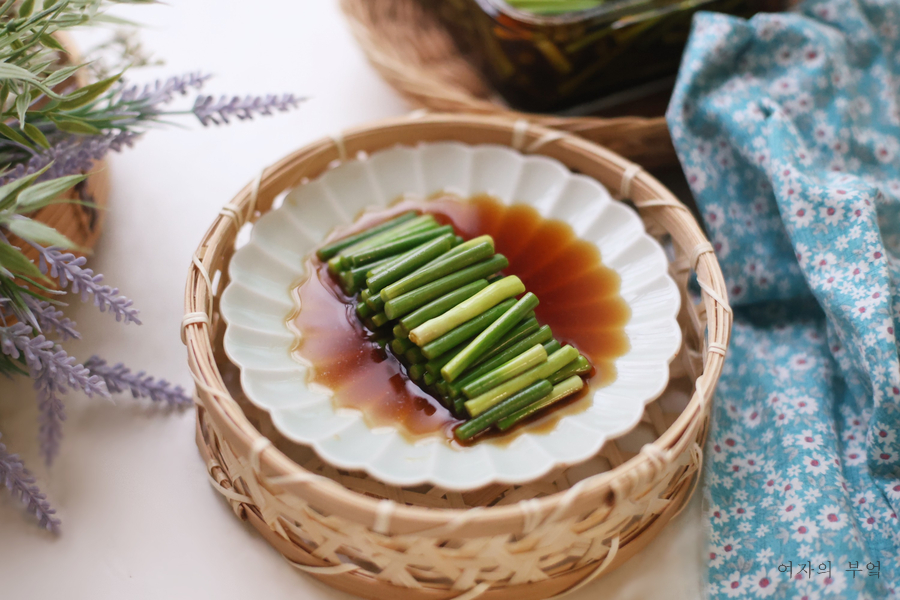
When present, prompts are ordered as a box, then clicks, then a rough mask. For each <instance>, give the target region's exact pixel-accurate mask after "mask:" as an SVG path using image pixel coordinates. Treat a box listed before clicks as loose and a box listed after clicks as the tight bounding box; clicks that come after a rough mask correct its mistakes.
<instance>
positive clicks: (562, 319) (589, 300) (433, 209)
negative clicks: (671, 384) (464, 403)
mask: <svg viewBox="0 0 900 600" xmlns="http://www.w3.org/2000/svg"><path fill="white" fill-rule="evenodd" d="M410 210H414V211H417V212H420V213H429V214H432V215H434V217H435V219H436V220H437V221H438V222H439V223H441V224H442V225H443V224H447V225H452V226H453V227H454V229H455V230H456V232H457V233H458V235H460V236H462V237H463V238H465V239H471V238H474V237H477V236H480V235H490V236H492V237H493V239H494V243H495V248H496V252H497V253H499V254H503V255H504V256H506V257H507V259H508V260H509V267H507V268H506V269H504V271H503V273H504V274H507V275H517V276H518V277H519V278H520V279H521V280H522V282H523V283H524V284H525V288H526V289H527V290H528V291H529V292H532V293H534V294H535V295H536V296H537V297H538V298H539V299H540V304H539V305H538V307H537V309H536V310H535V313H536V316H537V319H538V321H540V323H541V324H546V325H549V326H550V327H551V329H552V331H553V336H554V337H555V338H556V339H557V340H559V341H560V342H562V343H564V344H571V345H572V346H575V348H577V349H578V350H579V351H580V352H581V353H582V354H584V355H585V356H586V357H587V358H588V359H589V360H590V362H591V363H592V364H593V365H594V367H595V371H594V372H593V373H592V376H591V378H590V379H589V384H590V386H591V387H597V386H602V385H606V384H608V383H610V382H612V381H613V380H614V379H615V369H614V366H613V363H614V361H615V359H616V358H618V357H619V356H621V355H622V354H624V353H625V352H626V351H627V350H628V340H627V337H626V335H625V331H624V326H625V324H626V322H627V321H628V318H629V316H630V311H629V308H628V306H627V304H626V303H625V301H624V300H623V299H622V297H621V296H620V295H619V277H618V275H617V274H616V273H615V272H614V271H612V270H611V269H609V268H607V267H605V266H604V265H603V264H602V262H601V260H600V255H599V252H598V251H597V249H596V247H595V246H594V245H593V244H590V243H588V242H585V241H583V240H580V239H579V238H578V237H577V236H575V234H574V232H573V231H572V228H571V227H570V226H569V225H568V224H566V223H564V222H561V221H557V220H550V219H544V218H543V217H541V216H540V214H538V212H537V211H536V210H534V209H533V208H531V207H529V206H525V205H513V206H506V205H503V204H501V203H500V202H498V201H497V200H495V199H493V198H491V197H489V196H476V197H474V198H472V199H470V200H468V201H466V200H461V199H459V198H456V197H454V196H448V195H442V196H440V197H437V198H434V199H432V200H429V201H413V200H403V201H401V202H398V203H396V204H394V205H392V206H391V207H390V208H389V209H386V210H383V211H379V212H378V213H372V214H366V215H364V216H362V217H361V218H360V219H359V220H357V222H355V223H354V224H353V225H352V226H351V227H348V228H346V229H342V230H341V231H340V232H335V234H334V235H333V236H332V238H331V239H339V238H344V237H347V236H350V235H353V234H354V233H357V232H360V231H364V230H366V229H369V228H370V227H372V226H374V225H377V224H378V223H380V222H383V221H386V220H388V219H390V218H393V217H395V216H397V215H401V214H403V213H406V212H408V211H410ZM306 266H307V269H308V272H309V273H311V274H312V275H311V276H310V277H309V278H308V279H307V280H306V281H305V282H304V283H302V284H301V285H300V286H299V287H298V288H297V289H296V290H295V291H294V293H295V294H296V296H295V298H296V299H297V301H298V305H299V306H301V310H299V311H298V312H297V313H296V314H295V315H294V316H293V317H292V319H291V320H292V327H293V328H294V329H295V331H296V332H297V333H298V337H299V339H300V341H299V342H298V345H297V348H296V353H297V355H298V356H299V357H300V358H301V360H303V361H304V362H306V363H307V364H309V365H310V376H309V381H310V382H311V383H316V384H319V385H322V386H324V387H327V388H329V389H331V390H332V391H333V392H334V397H333V401H334V402H335V405H336V406H339V407H347V408H354V409H358V410H360V411H361V412H362V413H363V414H364V415H365V417H366V420H367V422H368V423H369V424H370V426H383V425H393V426H397V427H398V428H399V429H400V430H401V431H402V432H404V433H405V434H406V435H408V436H410V437H413V438H416V437H421V436H425V435H431V434H434V433H436V432H443V433H444V434H445V435H446V436H447V437H448V438H452V437H453V434H452V429H453V427H454V426H455V425H456V424H458V423H460V421H459V420H458V419H456V418H455V417H454V416H453V415H452V414H451V413H450V412H449V411H448V410H447V409H446V408H444V407H443V406H442V405H441V403H440V402H439V401H438V400H437V399H436V398H434V397H432V396H431V395H430V394H428V393H427V392H425V391H424V390H422V388H420V387H419V385H417V384H416V383H414V382H413V381H411V380H410V379H409V377H408V376H407V374H406V370H405V367H403V365H401V364H400V362H399V361H398V360H397V359H396V358H395V357H394V356H393V354H391V353H390V352H387V351H386V350H385V349H382V348H381V347H380V346H379V345H378V344H377V343H376V342H375V341H374V340H373V339H372V337H371V335H370V334H369V332H368V331H367V330H366V329H365V327H363V325H362V324H361V323H360V321H359V318H358V317H357V315H356V313H355V304H356V299H354V298H351V297H349V296H347V295H345V294H344V293H343V292H342V291H341V288H340V286H339V285H338V284H337V282H335V280H334V279H333V278H332V277H331V275H330V274H329V273H328V269H327V266H326V265H325V264H324V263H322V262H321V261H319V260H318V259H317V258H315V256H313V257H311V258H309V259H308V262H307V265H306ZM585 390H587V387H586V388H585ZM585 390H582V392H581V393H579V394H577V395H576V396H574V397H573V398H571V399H566V400H565V401H564V403H565V405H566V406H565V407H564V408H557V409H555V410H553V411H552V412H549V415H548V418H547V419H546V420H547V422H548V423H547V427H548V428H549V427H552V425H553V423H555V422H556V420H558V418H559V417H560V416H562V415H563V414H566V413H571V412H576V411H578V410H582V409H584V408H585V407H586V404H585V403H584V402H582V401H580V398H582V397H583V396H584V395H585ZM541 429H544V427H541ZM503 437H504V438H506V437H508V432H507V433H506V434H504V435H503Z"/></svg>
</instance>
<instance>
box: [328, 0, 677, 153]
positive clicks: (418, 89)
mask: <svg viewBox="0 0 900 600" xmlns="http://www.w3.org/2000/svg"><path fill="white" fill-rule="evenodd" d="M341 7H342V8H343V11H344V14H345V15H346V17H347V21H348V23H349V25H350V30H351V31H352V32H353V35H354V37H355V38H356V40H357V42H358V43H359V45H360V46H361V47H362V49H363V51H364V52H365V53H366V56H367V57H368V59H369V62H371V63H372V65H373V66H374V67H375V69H376V70H378V72H379V73H381V75H382V77H384V79H385V80H386V81H387V82H388V83H389V84H390V85H391V86H393V87H394V88H395V89H396V90H397V91H398V92H399V93H400V94H402V95H403V96H404V97H405V98H406V99H407V100H409V101H410V102H411V103H412V104H413V105H415V106H417V107H420V108H426V109H429V110H433V111H437V112H451V113H475V114H485V115H497V116H505V117H507V118H510V119H513V120H516V119H526V120H528V121H529V122H531V123H535V124H537V125H543V126H545V127H552V128H554V129H559V130H562V131H568V132H571V133H575V134H577V135H579V136H581V137H583V138H585V139H587V140H590V141H592V142H596V143H598V144H601V145H604V146H606V147H607V148H609V149H610V150H612V151H614V152H617V153H619V154H621V155H622V156H625V157H626V158H629V159H631V160H634V161H636V162H638V163H640V164H641V165H643V166H644V167H647V168H655V167H665V166H677V165H678V158H677V157H676V156H675V149H674V148H673V146H672V140H671V138H670V137H669V130H668V127H667V126H666V119H665V117H664V116H662V115H659V116H654V117H615V118H600V117H560V116H556V115H545V114H531V113H521V112H517V111H514V110H511V109H509V108H508V107H506V106H504V105H502V104H499V103H497V102H495V101H494V100H493V99H492V91H491V89H490V88H489V87H488V85H487V84H486V83H485V81H484V80H483V78H482V77H481V75H480V74H479V73H478V71H477V70H476V69H475V68H474V67H472V65H470V64H469V63H468V62H467V61H466V59H465V58H464V57H463V56H460V54H459V52H458V51H457V48H456V45H455V44H454V43H453V40H452V39H451V37H450V35H449V34H448V33H447V31H446V30H445V29H444V27H443V26H442V25H441V24H440V23H438V22H437V20H436V19H435V18H434V17H433V16H432V15H431V14H430V13H429V12H428V11H427V10H425V9H424V8H422V2H421V0H341Z"/></svg>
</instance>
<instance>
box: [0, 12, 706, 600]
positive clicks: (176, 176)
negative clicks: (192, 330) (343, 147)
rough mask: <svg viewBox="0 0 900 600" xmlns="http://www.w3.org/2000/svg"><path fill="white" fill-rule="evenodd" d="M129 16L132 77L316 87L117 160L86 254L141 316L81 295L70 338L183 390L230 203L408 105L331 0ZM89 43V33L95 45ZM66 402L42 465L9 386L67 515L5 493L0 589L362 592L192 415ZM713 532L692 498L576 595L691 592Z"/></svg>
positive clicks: (264, 594)
mask: <svg viewBox="0 0 900 600" xmlns="http://www.w3.org/2000/svg"><path fill="white" fill-rule="evenodd" d="M118 14H121V15H124V16H128V17H130V18H132V19H135V20H139V21H141V22H142V23H144V24H146V25H147V28H146V29H145V31H144V32H143V34H142V40H143V41H144V43H145V46H146V47H147V48H148V49H149V50H151V51H152V52H153V53H154V55H155V56H157V57H158V58H161V59H164V60H165V62H166V66H165V67H162V68H153V69H145V70H142V71H135V72H134V73H133V75H132V78H133V80H135V81H143V80H149V79H151V78H153V77H157V76H164V75H167V74H177V73H183V72H187V71H192V70H197V69H202V70H205V71H207V72H211V73H213V74H215V78H214V79H213V80H212V81H211V82H210V83H209V84H208V86H207V90H208V91H209V93H237V94H245V93H249V92H256V93H265V92H284V91H292V92H296V93H298V94H301V95H305V96H308V97H309V101H308V102H307V103H306V104H305V105H303V106H302V108H301V109H300V110H298V111H296V112H293V113H290V114H287V115H278V116H276V117H273V118H266V119H259V120H257V121H255V122H253V123H237V124H234V125H232V126H229V127H221V128H212V129H210V128H207V129H204V128H202V127H201V126H200V125H199V124H196V123H194V122H193V120H192V119H191V118H186V119H185V120H184V122H185V124H186V125H188V126H189V127H188V128H186V129H176V128H168V129H165V130H158V131H152V132H150V133H149V134H148V135H147V136H146V137H145V138H144V139H143V140H141V141H140V142H139V143H138V144H137V145H136V147H135V148H134V149H131V150H127V151H125V152H123V153H122V154H119V155H114V156H112V158H111V160H110V161H109V163H110V167H109V168H110V175H111V180H112V194H111V198H110V200H111V201H110V208H109V212H108V218H107V222H106V223H107V224H106V230H105V233H104V235H103V237H102V239H101V240H100V243H99V244H98V246H97V248H96V254H95V256H94V257H93V258H92V259H91V264H90V266H91V267H93V268H94V269H95V270H96V271H98V272H100V273H103V274H104V275H106V278H107V282H108V283H110V284H112V285H115V286H118V287H120V288H121V290H122V292H123V293H125V294H127V295H129V296H130V297H131V298H133V299H134V301H135V304H136V305H137V306H139V307H140V309H141V318H142V320H143V323H144V324H143V326H141V327H135V326H128V327H122V326H121V325H120V324H118V323H116V322H115V321H114V319H113V318H111V317H110V316H109V315H107V314H101V313H99V312H97V311H96V310H95V309H94V308H93V306H91V305H88V304H85V305H77V306H74V307H73V310H72V311H71V312H70V315H71V316H72V317H73V318H74V319H75V320H76V321H77V323H78V324H79V326H80V327H79V328H80V329H81V331H82V332H83V333H84V340H82V341H80V342H76V343H74V344H70V345H68V346H67V347H68V348H69V351H70V352H71V353H73V354H74V355H75V356H76V357H78V358H79V360H85V359H87V358H88V357H89V356H90V355H91V354H94V353H97V354H100V355H102V356H104V357H106V358H107V359H108V360H109V361H111V362H115V361H119V360H121V361H123V362H125V363H126V364H127V365H129V366H131V367H132V368H133V369H134V370H140V369H146V370H147V371H148V372H151V373H153V374H155V375H158V376H161V377H165V378H167V379H170V380H172V381H175V382H178V383H181V384H182V385H184V386H185V387H188V386H189V382H190V376H189V374H188V369H187V366H186V359H185V350H184V347H183V346H182V344H181V341H180V339H179V323H180V320H181V315H182V301H183V290H184V282H185V277H186V273H187V268H188V264H189V263H190V257H191V254H192V252H193V251H194V249H195V247H196V245H197V243H198V241H199V240H200V237H201V236H202V234H203V233H204V231H205V230H206V228H207V226H208V224H209V223H210V222H211V221H212V219H213V218H214V217H215V215H216V213H217V212H218V210H219V208H220V207H221V206H222V205H223V204H225V203H226V202H228V200H229V199H230V198H231V197H232V196H233V195H234V194H235V193H236V192H237V191H238V190H239V189H240V188H241V187H242V186H243V185H244V184H245V183H246V182H247V181H249V180H250V179H251V178H253V177H254V176H255V175H256V174H257V173H258V172H259V170H260V169H261V168H262V167H264V166H265V165H267V164H270V163H272V162H274V161H275V160H277V159H278V158H280V157H281V156H283V155H285V154H286V153H288V152H289V151H291V150H294V149H296V148H298V147H300V146H302V145H304V144H306V143H308V142H310V141H312V140H315V139H317V138H319V137H321V136H323V135H326V134H329V133H331V132H334V131H339V130H341V129H342V128H346V127H349V126H352V125H356V124H359V123H364V122H366V121H370V120H373V119H378V118H381V117H386V116H391V115H397V114H401V113H403V112H406V111H408V110H409V107H408V106H407V105H406V104H404V102H403V100H402V99H401V98H400V97H399V96H398V95H397V94H396V93H394V91H393V90H392V89H391V88H390V87H389V86H387V85H386V84H385V83H384V82H383V81H382V80H381V79H380V78H379V77H378V75H377V73H376V72H375V71H374V70H373V69H372V68H371V67H370V66H369V65H368V63H367V62H366V61H365V58H364V57H363V55H362V53H361V51H360V50H359V49H358V48H357V47H356V45H355V43H354V41H353V39H352V38H351V36H350V33H349V31H348V29H347V27H346V26H345V23H344V22H343V18H342V16H341V14H340V11H339V9H338V7H337V2H336V0H282V1H276V0H258V1H257V2H252V3H248V2H237V1H234V0H227V1H226V0H218V1H212V0H202V1H201V0H193V1H190V2H188V1H186V0H170V2H169V4H168V5H159V6H143V7H126V8H124V9H122V10H120V11H118ZM93 39H96V36H95V35H94V33H88V34H86V35H82V36H80V37H79V40H80V41H81V43H82V46H83V47H84V46H88V45H89V43H90V40H93ZM188 103H189V100H188V99H185V102H184V104H185V105H187V104H188ZM66 400H67V405H66V411H67V413H68V419H67V421H66V423H65V439H64V440H63V447H62V454H61V456H60V457H59V459H58V460H57V462H56V463H55V464H54V466H53V468H52V469H50V470H47V469H45V468H44V467H43V464H42V462H41V460H40V458H39V456H38V451H37V450H38V449H37V441H36V431H37V422H36V418H37V412H36V408H35V401H34V396H33V392H32V390H31V388H30V383H29V382H28V381H26V380H22V379H19V380H17V381H13V382H9V381H0V432H2V434H3V439H2V441H3V443H5V444H6V445H7V446H8V448H9V449H10V450H11V451H13V452H18V453H20V454H21V455H22V456H23V457H24V458H25V460H26V461H27V463H28V465H29V467H30V468H31V469H32V470H33V472H34V473H35V474H36V475H37V477H38V479H39V483H40V485H41V487H42V488H43V490H44V491H45V492H47V494H48V495H49V497H50V499H51V500H52V502H53V503H54V505H55V506H56V508H57V509H58V512H59V516H60V517H61V518H62V520H63V528H62V531H63V533H62V535H60V536H58V537H56V536H52V535H50V534H48V533H47V532H45V531H42V530H39V529H38V528H37V527H36V526H35V524H34V521H33V520H32V519H31V518H30V516H29V515H27V514H26V513H25V512H24V511H22V510H21V508H20V505H19V503H18V502H17V501H14V500H13V499H12V498H11V497H10V495H9V494H7V493H6V492H5V490H2V491H0V596H2V597H3V598H9V599H13V598H15V599H19V598H23V599H41V600H43V599H50V598H69V599H72V600H77V599H81V598H84V599H88V598H89V599H91V600H105V599H109V600H123V599H129V600H140V599H145V598H146V599H153V600H156V599H160V598H167V599H181V598H186V599H187V598H189V599H192V600H193V599H203V598H228V599H230V598H235V599H244V598H265V599H266V600H281V599H286V598H304V599H313V600H314V599H338V598H342V599H343V598H350V596H349V595H347V594H344V593H342V592H338V591H335V590H332V589H331V588H329V587H327V586H325V585H323V584H322V583H319V582H318V581H317V580H315V579H312V578H311V577H308V576H306V575H304V574H301V573H299V572H298V571H296V570H295V569H294V568H292V567H291V566H290V565H289V564H288V563H287V562H285V561H283V560H282V559H281V558H280V557H279V555H278V554H277V553H276V552H275V551H274V550H273V549H271V548H270V547H269V546H268V545H267V544H266V543H265V542H264V541H263V539H262V538H261V537H260V536H259V535H257V534H256V532H255V531H254V530H253V529H252V528H251V527H249V526H247V525H245V524H244V523H242V522H240V521H239V520H238V519H236V518H235V516H234V513H233V512H232V511H231V509H230V508H229V506H228V505H227V503H226V502H225V501H224V500H223V499H222V498H221V497H220V496H219V495H218V494H217V493H216V492H214V491H213V489H212V488H211V487H210V485H209V483H208V481H207V477H206V474H205V472H204V466H203V463H202V462H201V460H200V458H199V456H198V453H197V448H196V446H195V445H194V411H193V410H187V411H184V412H181V413H177V412H176V413H168V412H167V411H164V410H160V409H159V408H157V407H154V406H151V405H150V404H149V402H146V401H134V400H132V399H131V398H130V396H129V397H125V396H123V397H117V398H115V400H114V402H113V403H110V402H108V401H105V400H100V399H96V398H95V399H90V398H85V397H81V396H77V395H71V394H70V395H69V396H68V397H67V398H66ZM701 541H702V533H701V521H700V512H699V503H698V501H697V498H695V499H694V501H693V502H692V503H691V504H690V506H689V507H688V509H687V510H685V512H684V513H683V514H682V515H681V516H679V517H678V518H677V519H676V520H675V521H674V522H673V523H672V524H671V525H670V526H669V527H668V528H667V529H666V530H665V531H664V532H663V533H662V534H661V535H660V536H659V538H658V539H657V540H656V541H655V542H654V543H653V544H651V546H650V547H649V548H647V549H645V550H644V551H643V552H642V553H640V554H639V555H637V556H636V557H634V558H633V559H632V560H631V561H629V562H628V563H627V564H626V565H624V566H623V567H621V568H620V569H618V570H616V571H615V572H613V573H611V574H609V575H608V576H606V577H604V578H602V579H601V580H598V581H597V582H595V583H592V584H591V585H589V586H587V587H586V588H584V589H582V590H581V591H579V592H577V593H575V594H572V595H571V596H570V597H571V598H572V599H573V600H588V599H591V600H630V599H642V600H654V599H665V600H677V599H682V598H684V599H688V598H691V599H692V598H697V597H699V595H700V580H701V578H702V571H701V564H702V559H701V550H700V548H701Z"/></svg>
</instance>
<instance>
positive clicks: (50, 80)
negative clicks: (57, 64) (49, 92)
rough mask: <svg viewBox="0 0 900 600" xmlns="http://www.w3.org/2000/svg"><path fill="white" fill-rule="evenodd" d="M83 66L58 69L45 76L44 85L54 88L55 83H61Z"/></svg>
mask: <svg viewBox="0 0 900 600" xmlns="http://www.w3.org/2000/svg"><path fill="white" fill-rule="evenodd" d="M83 66H84V65H83V64H82V65H73V66H70V67H63V68H62V69H58V70H56V71H54V72H53V73H51V74H50V75H48V76H47V78H46V79H44V85H49V86H54V85H56V84H57V83H62V82H63V81H65V80H66V79H68V78H69V77H71V76H72V74H73V73H75V71H77V70H78V69H80V68H81V67H83Z"/></svg>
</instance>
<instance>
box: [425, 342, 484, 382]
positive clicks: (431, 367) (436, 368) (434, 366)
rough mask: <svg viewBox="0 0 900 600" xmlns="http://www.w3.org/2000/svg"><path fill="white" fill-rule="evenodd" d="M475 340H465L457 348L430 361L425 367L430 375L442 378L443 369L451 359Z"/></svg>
mask: <svg viewBox="0 0 900 600" xmlns="http://www.w3.org/2000/svg"><path fill="white" fill-rule="evenodd" d="M473 339H475V336H472V337H471V338H469V339H467V340H465V341H464V342H462V343H461V344H457V345H456V346H454V347H453V348H451V349H450V350H448V351H447V352H444V353H443V354H441V355H440V356H438V357H437V358H435V359H432V360H429V361H428V364H426V365H425V368H426V369H427V370H428V372H429V373H431V374H433V375H434V376H435V377H438V376H440V374H441V367H443V366H444V365H446V364H447V363H448V362H450V359H451V358H453V357H454V356H455V355H456V353H457V352H459V351H460V350H462V349H463V348H465V347H466V346H467V345H468V343H469V342H470V341H472V340H473Z"/></svg>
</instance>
